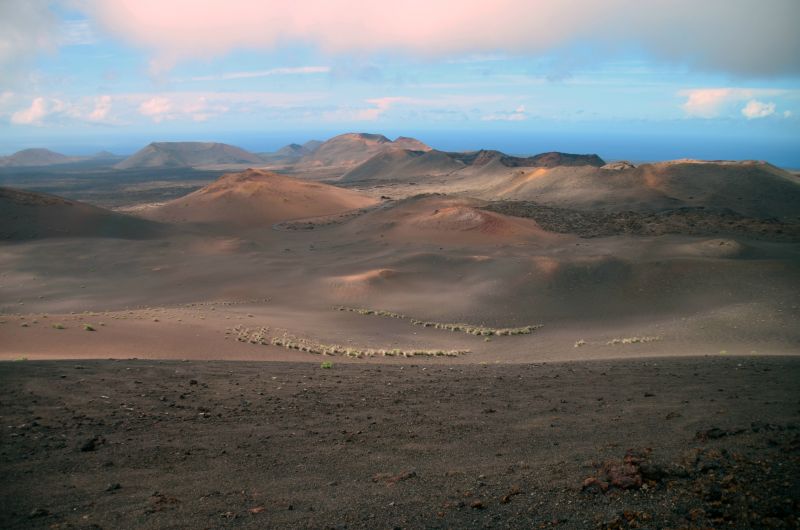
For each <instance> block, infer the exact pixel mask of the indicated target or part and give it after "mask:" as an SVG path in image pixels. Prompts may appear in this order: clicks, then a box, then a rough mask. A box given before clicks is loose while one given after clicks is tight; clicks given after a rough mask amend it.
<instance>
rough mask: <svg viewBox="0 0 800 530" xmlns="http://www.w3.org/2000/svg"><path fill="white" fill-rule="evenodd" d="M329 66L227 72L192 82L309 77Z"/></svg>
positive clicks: (327, 70) (193, 79) (196, 78)
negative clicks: (277, 76)
mask: <svg viewBox="0 0 800 530" xmlns="http://www.w3.org/2000/svg"><path fill="white" fill-rule="evenodd" d="M330 71H331V68H330V66H296V67H287V68H272V69H270V70H257V71H253V72H229V73H226V74H220V75H203V76H198V77H192V78H191V80H192V81H226V80H229V79H249V78H253V77H270V76H273V75H310V74H327V73H329V72H330Z"/></svg>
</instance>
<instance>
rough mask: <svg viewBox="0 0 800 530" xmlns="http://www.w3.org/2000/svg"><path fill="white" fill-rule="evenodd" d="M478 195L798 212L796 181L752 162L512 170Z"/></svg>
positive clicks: (641, 207) (592, 205)
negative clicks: (505, 177) (508, 176)
mask: <svg viewBox="0 0 800 530" xmlns="http://www.w3.org/2000/svg"><path fill="white" fill-rule="evenodd" d="M479 195H480V196H481V197H482V198H485V199H492V200H497V199H505V200H529V201H536V202H539V203H543V204H549V205H553V206H562V207H571V208H584V209H601V210H608V211H625V210H632V211H656V210H662V209H667V208H680V207H705V208H716V209H729V210H731V211H734V212H737V213H739V214H741V215H746V216H753V217H762V218H764V217H791V216H798V215H800V180H798V179H797V178H796V177H794V176H793V175H791V174H790V173H787V172H786V171H783V170H781V169H779V168H777V167H775V166H772V165H770V164H767V163H764V162H752V161H748V162H706V161H687V160H678V161H673V162H660V163H656V164H642V165H640V166H638V167H633V166H632V165H630V166H615V167H614V168H597V167H593V166H582V167H564V166H558V167H553V168H537V169H535V170H533V171H526V172H523V173H519V172H517V173H514V174H513V175H512V176H511V177H510V178H508V179H506V180H505V181H503V182H501V183H495V184H494V185H492V186H491V187H489V188H486V189H483V190H482V191H481V193H480V194H479Z"/></svg>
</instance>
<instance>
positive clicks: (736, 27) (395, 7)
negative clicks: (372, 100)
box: [20, 0, 800, 76]
mask: <svg viewBox="0 0 800 530" xmlns="http://www.w3.org/2000/svg"><path fill="white" fill-rule="evenodd" d="M20 3H22V2H20ZM78 5H79V6H82V8H83V9H84V10H85V12H86V13H88V14H89V15H90V16H91V17H93V18H94V19H95V20H97V21H98V22H99V23H100V24H101V25H102V26H104V27H105V28H106V29H107V30H109V31H110V32H111V33H112V34H115V35H118V36H120V37H122V38H123V39H125V40H126V41H128V42H131V43H133V44H135V45H138V46H141V47H143V48H145V49H148V50H153V51H154V52H155V53H154V56H153V60H152V66H153V69H154V71H156V72H158V71H161V72H163V71H164V70H165V69H168V68H170V67H171V66H172V65H174V64H175V62H177V61H179V60H182V59H186V58H196V57H214V56H221V55H224V54H226V53H228V52H229V51H231V50H233V49H250V50H252V49H276V48H278V47H280V46H283V45H286V44H298V43H299V44H305V45H311V46H314V47H317V48H319V49H321V50H323V51H325V52H332V53H351V52H355V53H358V54H362V55H363V54H364V53H369V52H377V53H380V52H384V51H401V52H405V53H410V54H415V55H418V56H427V57H430V56H438V57H448V58H453V57H459V56H465V55H481V54H496V53H509V54H542V53H547V52H551V51H553V50H563V49H569V47H570V45H572V44H575V43H586V44H589V45H591V46H592V47H593V48H594V49H596V50H599V53H602V54H603V55H604V56H603V57H601V59H607V58H608V56H611V55H612V54H613V52H614V50H623V51H624V50H629V49H630V48H631V46H636V47H639V48H642V49H644V50H647V51H649V52H650V53H651V54H652V55H653V56H655V57H657V58H660V59H662V60H665V61H667V62H670V63H674V62H681V63H686V64H689V65H691V66H693V67H697V68H701V69H708V70H714V71H722V72H729V73H733V74H738V75H751V76H759V75H767V76H768V75H780V74H796V73H800V32H798V31H797V29H796V27H795V26H796V21H797V20H800V2H798V1H797V0H770V1H769V2H768V7H765V5H764V4H763V3H762V2H758V1H756V0H704V1H703V2H697V1H696V0H669V1H666V0H663V1H657V2H637V1H633V0H602V1H601V0H563V1H558V2H557V1H552V0H551V1H532V0H495V1H494V2H491V3H489V2H486V1H485V0H458V1H456V0H437V1H435V2H431V1H430V0H405V1H404V2H402V3H400V4H398V3H391V2H365V1H363V0H294V1H292V2H257V1H245V0H238V1H237V0H204V1H203V2H202V7H198V5H197V1H196V0H170V1H167V2H165V1H164V0H82V1H81V2H80V3H79V4H78ZM612 28H613V30H612ZM742 35H746V36H747V38H742Z"/></svg>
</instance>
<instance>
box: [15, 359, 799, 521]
mask: <svg viewBox="0 0 800 530" xmlns="http://www.w3.org/2000/svg"><path fill="white" fill-rule="evenodd" d="M334 361H335V359H334ZM798 377H800V360H798V359H796V358H790V357H726V356H720V355H717V356H714V357H696V358H676V359H648V360H644V359H641V360H625V361H595V362H574V363H546V364H544V363H537V364H524V365H499V364H488V365H476V364H472V365H460V364H451V365H447V364H428V363H415V362H414V361H413V360H409V361H408V362H407V363H405V364H403V365H385V364H352V363H350V364H340V363H336V364H334V366H333V367H332V368H328V369H325V368H321V367H320V365H319V364H316V363H276V362H269V363H249V362H227V363H226V362H197V361H193V362H178V361H136V360H117V361H111V360H108V361H100V360H92V361H20V362H4V363H0V411H1V414H2V416H0V418H1V419H2V422H1V423H2V430H0V472H1V473H2V475H3V480H2V482H1V483H0V488H1V490H0V527H3V528H273V527H282V528H285V527H290V528H484V527H494V528H549V527H558V528H596V527H599V528H723V527H724V528H766V527H777V528H797V527H798V517H797V514H798V509H799V508H800V506H798V499H800V479H798V476H800V475H799V474H798V471H800V430H797V424H798V420H800V390H798V387H797V384H796V383H797V381H798ZM626 454H627V455H628V458H627V459H626V463H627V465H624V463H623V462H622V460H623V459H624V457H625V456H626ZM589 477H596V478H597V479H598V480H597V481H596V482H593V481H589V482H588V483H587V484H590V487H589V488H588V489H587V490H585V491H582V485H583V484H584V481H585V480H586V479H587V478H589ZM606 484H607V485H609V489H608V491H607V492H605V493H604V492H602V489H604V486H605V485H606ZM640 484H641V487H640ZM620 486H627V487H629V489H625V488H621V487H620Z"/></svg>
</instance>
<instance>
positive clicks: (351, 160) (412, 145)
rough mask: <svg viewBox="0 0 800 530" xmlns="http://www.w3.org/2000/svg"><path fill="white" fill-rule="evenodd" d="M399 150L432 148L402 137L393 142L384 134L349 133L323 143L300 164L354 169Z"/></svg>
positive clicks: (426, 149) (425, 149)
mask: <svg viewBox="0 0 800 530" xmlns="http://www.w3.org/2000/svg"><path fill="white" fill-rule="evenodd" d="M397 149H411V150H415V151H428V150H430V147H428V146H427V145H425V144H423V143H422V142H420V141H419V140H415V139H413V138H406V137H402V136H401V137H400V138H398V139H397V140H395V141H394V142H393V141H391V140H389V139H388V138H386V137H385V136H383V135H382V134H367V133H348V134H340V135H339V136H335V137H333V138H331V139H330V140H328V141H326V142H323V143H322V144H321V145H319V146H318V147H317V148H316V149H314V151H313V152H312V153H310V154H309V155H306V156H304V157H303V158H302V159H301V160H300V163H301V164H302V165H306V166H313V167H324V166H337V167H339V166H341V167H353V166H356V165H358V164H360V163H361V162H364V161H365V160H367V159H369V158H370V157H372V156H373V155H376V154H378V153H382V152H386V151H392V150H397Z"/></svg>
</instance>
